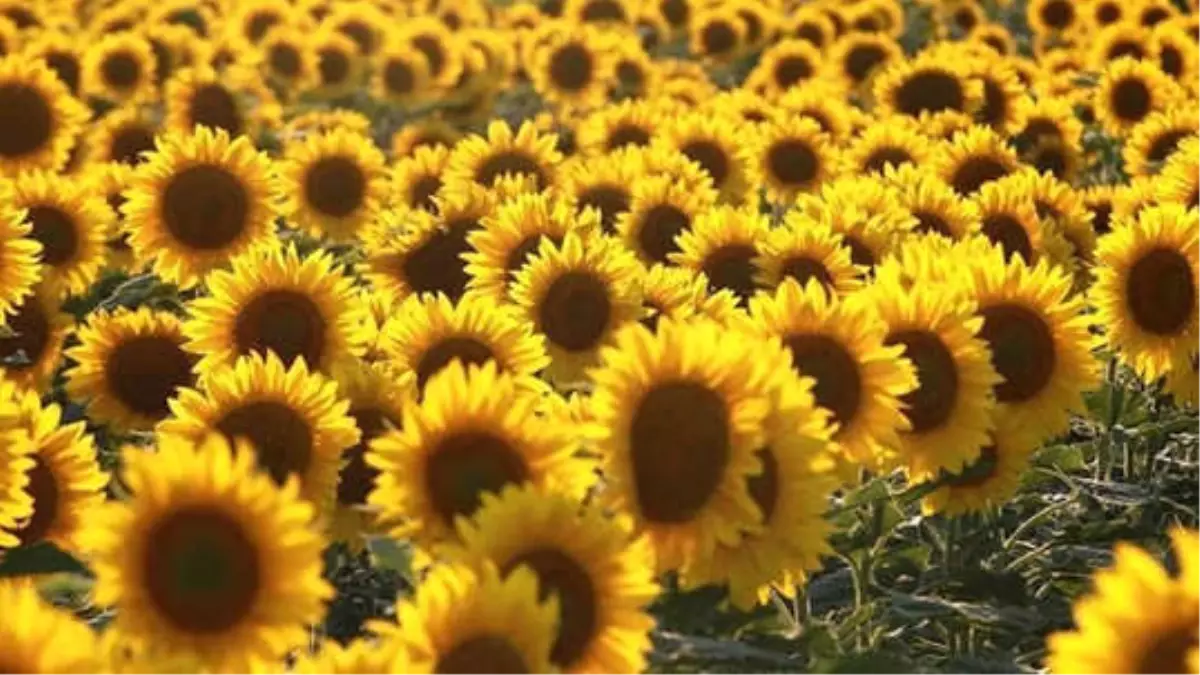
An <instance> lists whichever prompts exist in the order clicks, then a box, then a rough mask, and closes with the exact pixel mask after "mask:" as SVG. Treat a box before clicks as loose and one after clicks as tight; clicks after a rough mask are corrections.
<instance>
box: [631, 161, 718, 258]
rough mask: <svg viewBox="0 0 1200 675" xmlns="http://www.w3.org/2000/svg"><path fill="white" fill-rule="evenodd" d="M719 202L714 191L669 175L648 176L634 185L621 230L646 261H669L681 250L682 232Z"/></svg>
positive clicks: (640, 256)
mask: <svg viewBox="0 0 1200 675" xmlns="http://www.w3.org/2000/svg"><path fill="white" fill-rule="evenodd" d="M715 201H716V195H715V193H713V192H712V191H709V192H707V193H705V192H696V191H693V190H689V189H688V188H687V186H686V185H681V184H680V183H679V182H677V181H675V180H672V179H671V178H670V177H668V176H658V177H653V178H646V179H643V180H641V181H638V182H637V183H635V184H634V186H633V193H632V196H631V199H630V202H629V210H628V211H627V212H625V213H624V214H622V215H621V216H620V217H619V218H618V219H617V231H618V232H619V233H620V235H621V239H622V240H623V241H624V242H625V245H626V247H627V248H629V249H630V250H632V251H634V252H636V253H637V255H638V257H639V258H641V259H642V261H644V262H646V263H666V262H667V261H668V259H669V258H670V256H671V255H672V254H673V253H677V252H679V250H680V248H679V243H678V237H679V235H681V234H683V233H684V232H685V231H687V230H688V229H690V228H691V226H692V220H693V219H694V218H695V217H696V216H698V215H699V214H700V213H702V212H704V211H705V210H707V209H709V208H711V207H712V206H713V205H714V203H715Z"/></svg>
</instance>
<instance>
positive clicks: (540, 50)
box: [527, 0, 616, 110]
mask: <svg viewBox="0 0 1200 675" xmlns="http://www.w3.org/2000/svg"><path fill="white" fill-rule="evenodd" d="M598 1H601V0H592V2H598ZM603 1H605V2H609V1H611V0H603ZM606 35H607V34H606V33H604V32H602V30H601V29H600V28H596V27H594V26H590V25H578V24H575V25H571V26H570V28H569V29H566V28H563V27H560V26H558V25H556V24H550V25H548V26H547V27H546V28H543V29H542V34H540V35H539V36H537V37H535V40H536V41H537V43H538V44H537V47H536V49H535V50H534V53H533V54H532V55H531V56H532V59H531V63H530V64H529V65H528V67H527V69H528V72H529V76H530V79H531V80H532V81H533V86H534V88H535V89H536V90H537V92H538V93H539V94H540V95H541V96H542V98H544V99H545V100H546V101H548V102H549V103H552V104H555V105H558V106H562V107H565V108H568V109H576V110H578V109H583V110H586V109H588V108H592V107H596V106H599V105H602V104H603V103H604V102H605V100H606V99H607V97H608V86H609V84H610V82H611V80H612V79H613V78H614V76H615V75H616V62H615V59H614V53H613V51H612V49H611V48H610V47H609V45H607V44H606Z"/></svg>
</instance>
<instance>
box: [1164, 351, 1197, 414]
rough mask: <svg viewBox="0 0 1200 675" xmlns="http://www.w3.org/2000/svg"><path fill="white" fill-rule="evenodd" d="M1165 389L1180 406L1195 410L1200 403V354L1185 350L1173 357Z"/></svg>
mask: <svg viewBox="0 0 1200 675" xmlns="http://www.w3.org/2000/svg"><path fill="white" fill-rule="evenodd" d="M1173 356H1174V358H1173V362H1172V364H1171V370H1170V372H1168V373H1167V376H1166V382H1165V383H1164V384H1165V387H1166V390H1167V391H1168V392H1170V394H1171V396H1173V397H1174V398H1175V403H1176V404H1178V405H1189V406H1191V407H1192V408H1195V407H1196V405H1197V403H1200V354H1197V352H1196V351H1193V350H1184V351H1182V352H1178V353H1176V354H1174V355H1173Z"/></svg>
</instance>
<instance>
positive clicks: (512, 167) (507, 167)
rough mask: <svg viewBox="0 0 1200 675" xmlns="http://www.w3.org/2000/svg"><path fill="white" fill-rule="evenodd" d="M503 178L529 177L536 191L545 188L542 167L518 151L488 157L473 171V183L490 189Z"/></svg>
mask: <svg viewBox="0 0 1200 675" xmlns="http://www.w3.org/2000/svg"><path fill="white" fill-rule="evenodd" d="M503 176H531V177H533V179H534V181H535V184H536V187H537V189H539V190H541V189H543V188H545V187H546V176H545V174H544V173H543V172H542V167H540V166H538V163H537V162H536V161H535V160H534V159H533V158H532V157H530V156H528V155H526V154H524V153H522V152H520V151H518V150H506V151H501V152H498V153H496V154H494V155H492V156H491V157H488V158H487V159H486V160H485V161H484V162H483V164H481V165H480V166H479V168H478V169H476V171H475V182H476V183H479V184H480V185H482V186H484V187H491V186H492V184H493V183H495V182H496V180H497V179H498V178H501V177H503Z"/></svg>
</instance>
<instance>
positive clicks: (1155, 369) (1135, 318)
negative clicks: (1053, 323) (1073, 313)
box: [1090, 204, 1200, 380]
mask: <svg viewBox="0 0 1200 675" xmlns="http://www.w3.org/2000/svg"><path fill="white" fill-rule="evenodd" d="M1197 213H1198V212H1197V211H1196V209H1189V210H1186V211H1185V210H1184V209H1183V207H1181V206H1178V205H1176V204H1167V205H1163V206H1156V207H1151V208H1148V209H1146V210H1145V211H1143V212H1142V214H1141V215H1140V216H1138V218H1137V219H1136V220H1132V221H1130V222H1128V223H1127V224H1125V225H1122V226H1120V227H1117V228H1116V229H1114V230H1113V231H1112V232H1111V233H1109V234H1107V235H1105V236H1103V237H1101V238H1100V243H1099V246H1098V247H1097V250H1096V263H1097V264H1096V282H1095V284H1093V286H1092V288H1091V290H1090V294H1091V301H1092V304H1093V305H1095V307H1096V310H1097V316H1096V323H1097V324H1099V325H1101V326H1104V328H1105V341H1106V342H1107V343H1108V345H1109V346H1110V347H1111V348H1112V349H1114V350H1116V351H1117V352H1118V353H1120V354H1121V355H1122V357H1123V358H1124V359H1125V360H1126V361H1127V362H1128V363H1130V364H1131V365H1132V366H1133V367H1134V368H1135V369H1136V370H1137V371H1138V372H1139V373H1140V374H1141V375H1142V377H1144V378H1146V379H1147V380H1152V379H1155V378H1157V377H1159V376H1160V375H1162V374H1164V373H1166V372H1168V371H1169V370H1170V369H1171V361H1172V355H1173V354H1177V353H1180V352H1183V351H1184V350H1185V349H1189V348H1194V347H1195V343H1196V339H1197V335H1198V334H1200V327H1198V326H1200V317H1198V310H1197V298H1198V297H1200V294H1198V292H1197V284H1198V283H1200V254H1198V253H1197V222H1196V221H1197V218H1198V217H1200V216H1198V215H1197Z"/></svg>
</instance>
